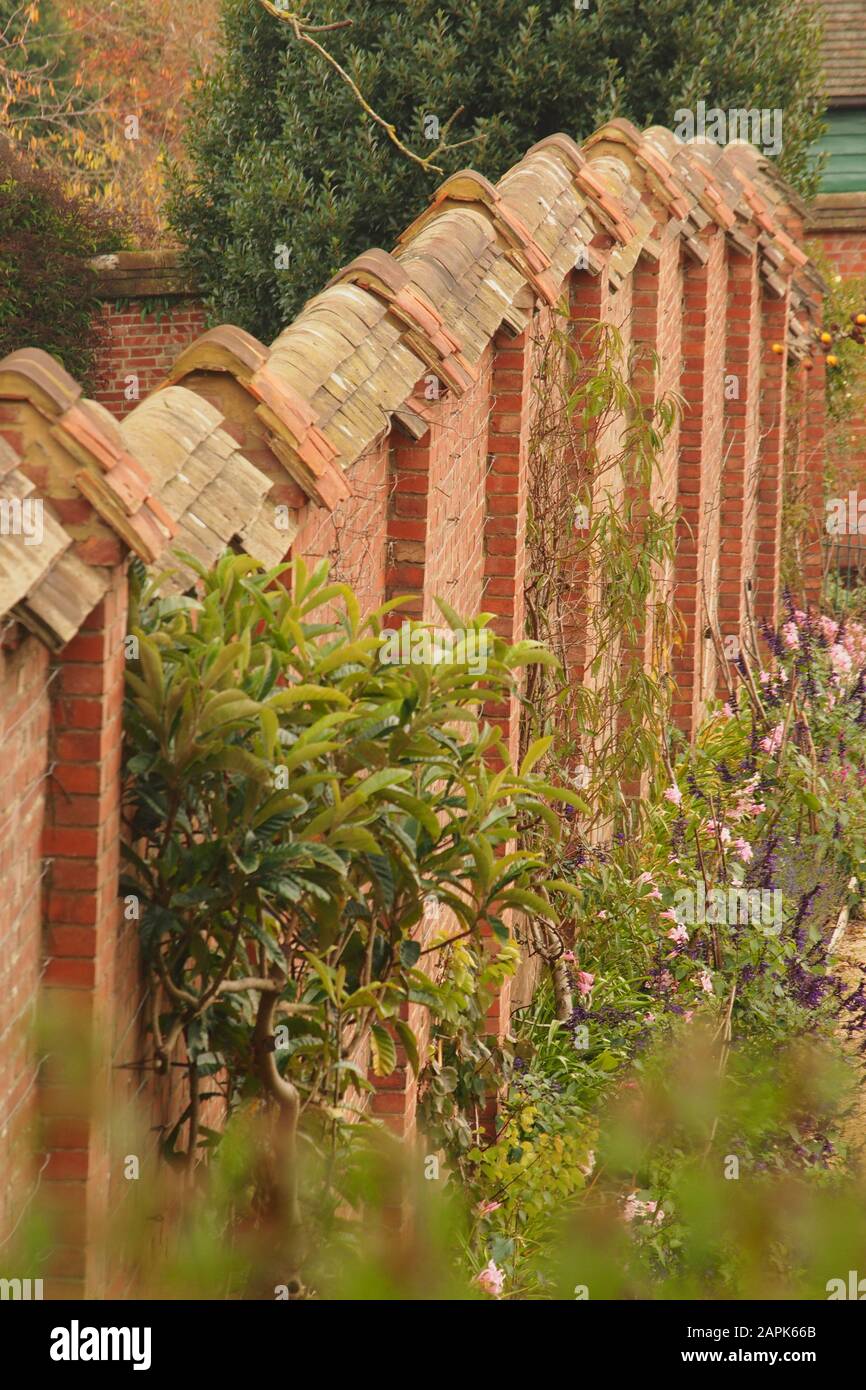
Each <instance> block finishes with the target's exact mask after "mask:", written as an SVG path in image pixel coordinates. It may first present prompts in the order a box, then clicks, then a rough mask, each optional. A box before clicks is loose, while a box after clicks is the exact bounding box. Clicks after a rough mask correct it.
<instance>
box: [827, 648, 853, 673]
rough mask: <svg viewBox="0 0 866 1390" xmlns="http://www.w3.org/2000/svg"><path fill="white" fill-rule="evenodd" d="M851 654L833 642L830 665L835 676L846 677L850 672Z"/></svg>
mask: <svg viewBox="0 0 866 1390" xmlns="http://www.w3.org/2000/svg"><path fill="white" fill-rule="evenodd" d="M851 664H852V663H851V653H850V652H846V650H845V648H844V647H842V646H840V645H839V643H838V642H835V643H834V644H833V646H832V647H831V648H830V665H831V666H832V667H833V671H834V674H835V675H837V676H847V675H848V673H849V671H850V670H851Z"/></svg>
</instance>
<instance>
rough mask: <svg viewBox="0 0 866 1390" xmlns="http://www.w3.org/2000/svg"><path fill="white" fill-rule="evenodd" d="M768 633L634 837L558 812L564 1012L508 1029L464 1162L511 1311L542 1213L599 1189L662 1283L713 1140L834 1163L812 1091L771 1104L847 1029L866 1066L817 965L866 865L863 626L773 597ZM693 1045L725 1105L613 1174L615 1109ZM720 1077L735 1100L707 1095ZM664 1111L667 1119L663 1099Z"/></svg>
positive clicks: (785, 1160)
mask: <svg viewBox="0 0 866 1390" xmlns="http://www.w3.org/2000/svg"><path fill="white" fill-rule="evenodd" d="M762 638H763V641H762V644H761V646H762V651H763V659H762V658H761V656H760V655H759V653H758V651H756V650H753V651H751V652H749V653H744V654H742V655H741V656H740V657H739V658H738V659H737V661H736V662H734V663H732V666H731V672H730V690H729V698H728V699H727V700H726V701H724V702H723V703H722V704H721V705H720V706H718V707H716V708H714V709H713V710H712V711H711V713H710V714H709V716H708V718H707V719H706V721H705V723H704V725H703V727H702V728H701V729H700V730H699V732H698V735H697V737H696V739H695V742H694V746H693V747H689V748H683V749H681V750H680V751H679V752H676V751H674V750H673V749H671V750H669V752H668V753H667V754H666V755H665V761H666V763H667V769H668V770H667V773H666V780H665V783H664V784H663V785H659V786H657V787H656V789H655V794H654V796H653V798H652V804H651V808H650V811H649V814H648V816H647V818H646V822H645V829H644V832H643V834H642V835H641V836H640V837H639V838H636V837H634V836H633V835H630V836H629V837H628V839H627V838H626V836H625V835H624V834H622V833H617V834H614V836H613V837H612V839H611V841H610V842H609V843H608V844H606V845H601V846H599V845H590V844H587V843H585V842H584V841H583V840H582V839H581V836H580V832H579V829H578V828H576V825H575V822H574V821H573V820H571V819H570V813H568V812H567V811H566V813H565V815H564V818H565V819H566V820H567V821H569V825H570V834H569V836H568V837H567V839H566V840H565V841H564V842H563V847H562V848H561V849H560V854H561V855H562V856H564V857H561V858H560V859H559V862H558V865H557V870H556V872H557V875H558V876H559V877H562V878H567V879H569V880H570V881H571V882H572V883H573V884H574V886H575V887H576V888H577V890H578V892H579V894H580V899H579V906H574V905H572V907H571V908H570V909H569V910H568V911H566V913H565V914H564V916H563V921H562V923H561V924H560V929H559V930H560V933H561V936H562V962H563V963H564V966H565V970H566V973H567V978H568V982H569V985H570V989H571V991H572V1009H571V1012H570V1014H569V1016H568V1018H567V1019H565V1020H563V1021H562V1022H561V1023H557V1020H556V1018H555V1002H554V999H553V994H552V989H551V988H550V987H548V988H547V989H545V990H543V991H542V992H541V994H540V996H539V997H538V998H537V1000H536V1003H535V1005H534V1006H533V1008H532V1009H531V1010H530V1011H529V1014H528V1016H527V1017H525V1018H523V1019H522V1020H521V1021H519V1022H518V1023H517V1025H516V1035H517V1050H518V1053H521V1052H522V1055H523V1057H524V1058H526V1061H525V1062H523V1063H521V1062H520V1061H518V1063H517V1064H516V1066H515V1073H514V1076H513V1078H512V1080H511V1084H510V1088H509V1093H508V1103H507V1105H506V1106H505V1108H504V1112H503V1122H502V1127H501V1130H500V1131H499V1133H498V1134H497V1136H496V1138H495V1142H493V1143H492V1144H489V1145H488V1146H487V1147H486V1148H485V1147H483V1146H482V1147H480V1148H479V1149H478V1150H476V1151H474V1152H472V1153H471V1154H470V1155H469V1157H470V1159H471V1160H473V1161H474V1163H475V1170H474V1176H475V1180H476V1182H477V1185H478V1186H477V1200H478V1201H480V1202H482V1203H487V1204H495V1206H490V1207H489V1215H488V1216H487V1217H486V1218H485V1224H486V1226H487V1227H488V1230H487V1231H486V1232H483V1233H482V1235H485V1236H486V1244H484V1242H483V1241H482V1244H481V1248H480V1251H479V1254H478V1256H477V1258H478V1259H479V1260H480V1259H481V1257H482V1256H483V1255H484V1254H486V1253H487V1252H488V1251H491V1250H492V1249H493V1244H494V1243H495V1245H496V1250H497V1252H498V1254H499V1257H500V1258H499V1263H500V1265H501V1266H502V1268H503V1270H504V1273H505V1276H506V1292H505V1296H508V1294H509V1293H513V1292H514V1291H515V1290H518V1289H522V1288H524V1287H526V1285H527V1283H529V1284H530V1285H531V1286H533V1287H535V1288H536V1289H537V1290H538V1291H541V1290H543V1288H544V1287H545V1284H544V1275H543V1273H542V1271H541V1268H540V1266H539V1263H538V1260H537V1259H536V1251H537V1249H538V1248H539V1247H540V1246H541V1245H544V1244H545V1239H544V1238H542V1237H541V1236H540V1234H539V1230H540V1227H539V1221H538V1217H539V1216H540V1215H541V1214H543V1213H545V1212H547V1213H548V1214H549V1213H550V1211H551V1208H553V1207H560V1208H561V1207H565V1208H566V1209H567V1208H569V1207H571V1208H575V1207H577V1208H580V1206H581V1205H582V1204H585V1203H586V1202H589V1204H590V1206H592V1205H593V1204H595V1203H597V1202H598V1201H599V1200H602V1199H601V1197H600V1195H599V1193H600V1192H604V1194H605V1197H604V1200H614V1202H615V1204H618V1209H619V1210H620V1215H621V1217H622V1219H623V1220H624V1222H625V1224H626V1225H627V1226H628V1227H629V1228H630V1230H631V1233H632V1237H633V1242H632V1243H633V1245H634V1241H635V1240H636V1241H637V1244H638V1246H639V1247H640V1248H641V1250H642V1251H643V1255H642V1256H641V1258H642V1259H645V1258H650V1264H649V1265H648V1266H647V1270H648V1271H649V1272H650V1273H652V1271H653V1270H654V1271H655V1275H654V1277H658V1276H660V1274H661V1273H662V1272H665V1271H666V1272H667V1274H670V1272H671V1270H675V1269H676V1268H677V1254H676V1252H677V1250H678V1249H679V1248H680V1247H685V1246H686V1245H687V1244H688V1239H689V1233H688V1232H686V1231H685V1230H684V1229H683V1217H682V1211H681V1209H680V1207H681V1204H680V1202H679V1201H678V1200H677V1198H676V1193H677V1189H678V1185H680V1184H681V1180H682V1177H683V1171H682V1170H683V1165H684V1164H685V1166H686V1168H688V1163H689V1161H691V1160H690V1159H688V1158H687V1157H684V1155H685V1156H688V1155H691V1158H692V1159H693V1158H694V1156H695V1155H696V1154H697V1155H700V1156H701V1159H702V1160H705V1159H706V1157H707V1155H708V1154H709V1153H711V1152H712V1151H714V1150H715V1151H716V1152H719V1153H722V1154H723V1153H724V1152H725V1151H726V1148H725V1146H727V1148H728V1151H729V1152H731V1153H733V1154H734V1155H739V1159H738V1161H742V1162H743V1163H746V1164H749V1165H751V1167H752V1168H753V1169H754V1171H755V1172H757V1173H760V1172H767V1173H768V1172H771V1171H773V1172H775V1171H777V1170H779V1169H782V1170H784V1171H786V1172H790V1171H795V1172H805V1173H808V1174H810V1175H811V1176H812V1177H814V1175H816V1174H817V1175H820V1174H826V1173H827V1171H828V1169H829V1168H830V1167H831V1166H832V1165H833V1164H834V1163H836V1162H837V1161H838V1153H837V1148H838V1135H837V1134H836V1133H835V1128H836V1127H837V1124H838V1121H837V1119H834V1112H833V1107H832V1106H827V1105H826V1103H825V1100H826V1098H824V1099H822V1096H821V1092H820V1087H815V1088H814V1089H813V1090H812V1091H810V1092H809V1094H808V1095H804V1096H800V1097H799V1099H798V1100H797V1103H796V1105H795V1106H794V1107H793V1109H794V1112H795V1113H794V1114H792V1112H791V1110H790V1109H786V1107H785V1106H784V1105H782V1104H781V1103H780V1102H779V1097H780V1096H789V1095H790V1093H791V1092H792V1088H793V1089H796V1086H797V1085H798V1084H799V1083H800V1080H801V1079H802V1076H801V1074H802V1073H804V1072H809V1071H810V1069H814V1063H813V1062H812V1061H811V1060H809V1059H808V1058H806V1059H805V1060H804V1054H803V1053H802V1052H793V1053H792V1052H791V1050H790V1048H791V1045H792V1044H793V1043H794V1041H795V1040H797V1039H803V1038H811V1039H812V1040H813V1045H814V1047H815V1048H816V1049H817V1053H820V1052H821V1051H822V1050H823V1049H824V1048H825V1047H826V1046H827V1043H828V1039H829V1038H830V1037H831V1035H832V1032H833V1030H834V1029H841V1031H842V1032H843V1033H845V1034H848V1035H849V1037H850V1038H851V1039H852V1041H853V1043H854V1046H855V1048H856V1049H857V1050H858V1051H859V1052H860V1053H863V1052H866V987H864V980H863V979H861V980H860V981H859V983H858V982H855V983H854V984H852V983H851V982H850V981H848V982H846V981H845V980H843V979H842V978H841V977H840V976H839V975H838V974H837V973H836V972H835V970H834V968H833V962H832V960H831V958H830V954H829V950H828V947H829V938H830V934H831V931H832V927H833V925H834V924H835V921H836V917H837V914H838V912H839V909H840V908H841V907H842V906H843V905H845V904H846V903H847V902H849V901H851V900H853V894H852V891H851V890H849V881H850V880H851V879H852V877H856V876H862V873H863V868H864V861H866V627H864V626H863V625H861V624H859V623H856V622H853V621H850V620H848V621H841V622H840V621H839V620H837V619H835V618H832V617H830V616H828V615H825V614H815V613H808V612H805V611H804V610H802V609H799V608H797V607H796V606H795V605H794V603H793V602H792V601H791V600H790V599H789V598H787V597H786V600H785V611H784V614H783V620H782V622H781V624H780V626H779V628H778V629H777V630H774V629H770V628H765V629H764V631H763V633H762ZM553 853H554V855H555V852H553ZM689 1038H690V1039H691V1042H690V1044H689V1047H690V1048H693V1049H695V1050H697V1051H700V1050H702V1049H704V1050H708V1055H710V1058H711V1060H710V1062H709V1063H708V1066H707V1070H706V1076H709V1077H711V1084H710V1083H707V1084H705V1085H704V1088H703V1089H704V1091H705V1092H706V1093H707V1094H712V1095H713V1096H714V1102H713V1103H714V1104H715V1106H716V1107H717V1108H716V1109H715V1111H714V1112H710V1113H708V1114H702V1121H703V1123H702V1124H701V1125H698V1126H697V1129H695V1128H694V1125H693V1118H694V1117H693V1116H691V1117H687V1119H686V1121H684V1122H683V1123H682V1129H683V1131H689V1126H690V1125H691V1132H690V1133H689V1132H687V1133H685V1137H683V1133H678V1132H677V1129H676V1126H674V1128H673V1131H672V1132H668V1133H666V1134H664V1133H662V1134H658V1133H656V1134H655V1135H654V1126H653V1123H652V1117H651V1116H648V1115H647V1114H646V1112H644V1114H643V1120H642V1123H641V1125H640V1126H638V1133H639V1135H640V1141H639V1144H638V1147H639V1148H640V1151H641V1152H640V1156H639V1158H638V1159H633V1160H632V1161H631V1162H630V1163H625V1162H624V1161H623V1158H622V1154H621V1153H618V1148H617V1146H618V1143H620V1141H612V1140H611V1137H610V1133H611V1127H612V1128H613V1130H614V1131H617V1129H618V1127H620V1119H621V1117H619V1118H616V1119H614V1120H613V1121H612V1122H610V1123H609V1120H610V1115H609V1113H608V1112H609V1107H610V1106H611V1105H612V1106H613V1107H614V1112H615V1111H616V1110H617V1107H618V1106H619V1103H620V1102H621V1101H622V1100H623V1099H625V1100H626V1101H628V1100H629V1099H632V1100H637V1099H639V1098H640V1096H641V1094H642V1092H643V1090H644V1088H645V1087H646V1086H647V1085H648V1084H649V1079H650V1078H651V1077H652V1078H654V1084H657V1085H658V1084H660V1078H664V1077H665V1076H667V1074H668V1073H669V1072H671V1071H672V1070H673V1062H672V1058H673V1057H674V1056H675V1055H676V1053H677V1050H678V1049H680V1048H681V1047H682V1045H683V1044H684V1042H685V1040H687V1039H689ZM719 1076H721V1077H723V1078H725V1084H726V1085H727V1086H728V1087H729V1089H728V1091H725V1090H724V1088H723V1089H722V1090H721V1091H718V1089H717V1081H718V1077H719ZM705 1081H706V1078H705ZM663 1089H664V1088H663ZM683 1089H684V1090H688V1088H687V1087H684V1088H683ZM743 1089H745V1090H746V1091H747V1092H748V1093H750V1094H752V1095H754V1096H758V1097H760V1098H761V1105H760V1106H759V1107H758V1109H757V1111H756V1112H754V1113H752V1112H750V1113H748V1114H744V1113H743V1108H742V1105H741V1104H740V1099H741V1095H740V1093H741V1092H742V1090H743ZM539 1097H540V1098H541V1100H542V1104H541V1106H539V1105H538V1103H537V1098H539ZM660 1104H661V1106H662V1108H663V1109H666V1110H670V1107H671V1105H672V1099H671V1095H670V1090H664V1099H663V1100H662V1101H660ZM606 1113H608V1119H607V1120H604V1119H603V1118H602V1117H603V1116H604V1115H605V1114H606ZM527 1122H529V1127H528V1129H527ZM678 1123H679V1122H678ZM557 1125H564V1126H565V1133H567V1135H568V1138H567V1140H566V1139H565V1137H564V1135H563V1133H562V1131H560V1137H561V1139H562V1145H561V1147H559V1148H558V1149H557V1150H556V1153H557V1155H558V1154H560V1153H561V1152H562V1151H563V1148H564V1147H565V1145H566V1143H567V1144H568V1145H569V1146H570V1152H571V1155H572V1157H571V1159H570V1162H571V1165H572V1185H571V1188H570V1189H569V1184H568V1183H566V1182H563V1181H561V1180H560V1179H559V1178H558V1174H557V1172H556V1167H555V1164H554V1165H551V1162H550V1159H549V1157H548V1153H547V1152H544V1151H542V1152H537V1150H538V1148H539V1145H538V1137H539V1133H540V1134H541V1135H545V1134H549V1133H555V1132H557ZM599 1126H601V1129H602V1134H601V1136H600V1137H599V1138H598V1139H595V1138H593V1139H592V1143H591V1145H590V1147H593V1148H596V1150H597V1151H598V1153H599V1159H598V1169H597V1172H598V1173H599V1174H602V1175H603V1176H601V1177H600V1178H599V1183H600V1188H599V1190H598V1191H595V1190H593V1191H590V1192H589V1193H584V1179H583V1175H582V1170H581V1167H580V1163H579V1162H578V1160H577V1159H576V1158H575V1157H574V1155H575V1154H576V1153H579V1152H580V1149H581V1145H582V1144H583V1146H584V1149H585V1148H586V1146H587V1145H586V1136H587V1135H591V1136H594V1135H596V1134H597V1133H598V1130H599ZM605 1135H606V1136H607V1137H605ZM653 1135H654V1137H653ZM526 1139H528V1143H529V1146H530V1147H529V1152H530V1161H529V1162H526V1161H525V1156H524V1155H525V1151H526V1144H525V1143H524V1140H526ZM549 1142H550V1141H549V1140H547V1141H546V1142H545V1145H544V1146H543V1147H544V1149H548V1147H549ZM635 1142H637V1141H635ZM632 1147H634V1145H633V1146H632ZM636 1174H639V1175H640V1177H641V1178H642V1179H643V1181H642V1183H641V1185H639V1186H638V1185H636V1183H635V1181H634V1178H635V1175H636ZM592 1187H593V1189H594V1188H595V1184H592ZM672 1194H674V1195H672ZM648 1252H649V1255H648ZM726 1268H727V1267H726ZM719 1277H720V1278H721V1277H722V1275H721V1273H720V1275H719ZM724 1278H726V1279H727V1278H730V1279H733V1278H734V1275H733V1273H732V1272H731V1271H730V1270H727V1273H725V1275H724ZM509 1281H510V1282H509ZM723 1282H724V1280H723ZM726 1287H727V1286H726Z"/></svg>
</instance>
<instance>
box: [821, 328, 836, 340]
mask: <svg viewBox="0 0 866 1390" xmlns="http://www.w3.org/2000/svg"><path fill="white" fill-rule="evenodd" d="M832 341H833V334H832V333H828V332H826V330H825V331H824V332H823V333H822V334H821V342H822V343H832Z"/></svg>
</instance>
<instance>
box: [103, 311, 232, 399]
mask: <svg viewBox="0 0 866 1390" xmlns="http://www.w3.org/2000/svg"><path fill="white" fill-rule="evenodd" d="M98 327H99V329H100V330H101V347H100V350H99V353H98V355H97V360H96V380H97V386H96V389H95V390H94V392H93V398H94V400H97V401H99V402H100V404H101V405H104V406H105V407H106V408H107V409H108V410H110V411H111V413H112V415H115V416H117V418H118V419H122V418H123V416H124V415H126V414H127V413H128V412H129V411H130V410H132V409H134V407H135V406H136V405H137V404H138V402H139V401H140V400H144V398H145V396H148V395H150V393H151V391H153V390H154V389H155V388H156V387H157V386H158V385H159V384H160V382H161V381H163V380H164V378H165V376H166V374H167V372H168V369H169V367H170V366H171V364H172V363H173V362H174V360H175V358H176V357H177V355H178V353H179V352H181V350H182V349H183V348H185V347H188V346H189V344H190V343H192V342H194V341H195V339H196V338H198V337H199V336H200V335H201V334H202V333H203V332H204V327H205V312H204V308H203V306H202V305H201V304H199V303H198V302H197V301H196V300H194V299H186V298H183V299H178V300H175V301H171V307H170V308H169V309H168V311H167V312H166V311H165V310H162V311H160V310H156V309H149V308H148V303H147V301H146V300H145V301H141V300H128V301H125V302H123V301H122V302H120V303H105V304H103V306H102V314H101V318H100V321H99V325H98Z"/></svg>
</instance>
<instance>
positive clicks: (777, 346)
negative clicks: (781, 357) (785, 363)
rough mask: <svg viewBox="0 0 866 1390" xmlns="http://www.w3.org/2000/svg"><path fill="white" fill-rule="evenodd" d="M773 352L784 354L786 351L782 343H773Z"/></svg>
mask: <svg viewBox="0 0 866 1390" xmlns="http://www.w3.org/2000/svg"><path fill="white" fill-rule="evenodd" d="M773 351H774V352H784V351H785V349H784V347H783V346H782V344H781V343H773Z"/></svg>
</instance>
